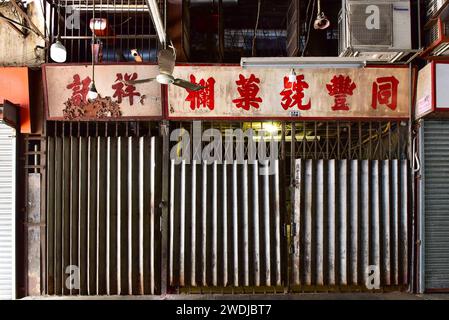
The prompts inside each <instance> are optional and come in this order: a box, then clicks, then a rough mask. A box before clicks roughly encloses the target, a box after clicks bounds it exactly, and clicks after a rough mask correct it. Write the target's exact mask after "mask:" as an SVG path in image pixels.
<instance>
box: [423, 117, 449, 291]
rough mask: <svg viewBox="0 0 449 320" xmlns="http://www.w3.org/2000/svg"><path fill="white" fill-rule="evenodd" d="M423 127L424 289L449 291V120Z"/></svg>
mask: <svg viewBox="0 0 449 320" xmlns="http://www.w3.org/2000/svg"><path fill="white" fill-rule="evenodd" d="M421 125H422V126H423V128H421V133H422V134H423V135H422V136H421V137H422V138H423V139H421V146H423V148H422V147H421V160H422V168H423V169H422V171H421V172H422V177H423V184H421V186H424V188H423V190H422V192H421V195H422V197H423V198H422V199H421V201H422V203H423V210H424V212H422V214H423V218H424V221H423V225H422V229H424V230H423V231H424V239H423V240H424V241H423V245H424V270H423V271H424V287H425V289H426V290H432V289H434V290H445V291H449V191H448V190H449V121H447V120H441V121H437V120H425V121H423V122H422V123H421Z"/></svg>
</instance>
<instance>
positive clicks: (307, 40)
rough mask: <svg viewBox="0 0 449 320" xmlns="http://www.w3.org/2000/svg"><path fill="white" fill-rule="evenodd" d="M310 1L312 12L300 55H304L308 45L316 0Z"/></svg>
mask: <svg viewBox="0 0 449 320" xmlns="http://www.w3.org/2000/svg"><path fill="white" fill-rule="evenodd" d="M311 2H313V5H312V12H311V13H310V20H309V24H308V26H307V35H306V41H305V43H304V48H303V49H302V54H301V56H302V57H304V54H305V53H306V49H307V46H308V45H309V39H310V30H311V29H312V21H313V12H314V11H315V4H316V0H311ZM309 4H310V2H309ZM306 19H307V17H306ZM306 23H307V20H306Z"/></svg>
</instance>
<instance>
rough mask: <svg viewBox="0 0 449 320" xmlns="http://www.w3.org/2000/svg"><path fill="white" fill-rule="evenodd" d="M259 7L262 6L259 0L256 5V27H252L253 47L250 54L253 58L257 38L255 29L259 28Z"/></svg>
mask: <svg viewBox="0 0 449 320" xmlns="http://www.w3.org/2000/svg"><path fill="white" fill-rule="evenodd" d="M261 6H262V0H259V1H258V3H257V18H256V26H255V27H254V37H253V47H252V52H251V54H252V56H253V57H254V56H255V55H256V37H257V29H258V28H259V19H260V8H261Z"/></svg>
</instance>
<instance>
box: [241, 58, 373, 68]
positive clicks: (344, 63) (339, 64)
mask: <svg viewBox="0 0 449 320" xmlns="http://www.w3.org/2000/svg"><path fill="white" fill-rule="evenodd" d="M240 65H241V66H242V68H288V69H307V68H363V67H364V66H366V59H364V58H353V57H276V58H258V57H257V58H242V59H241V60H240Z"/></svg>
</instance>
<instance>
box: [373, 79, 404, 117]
mask: <svg viewBox="0 0 449 320" xmlns="http://www.w3.org/2000/svg"><path fill="white" fill-rule="evenodd" d="M398 86H399V81H398V79H396V78H395V77H394V76H391V77H382V78H377V79H376V82H374V83H373V103H372V105H371V106H372V107H373V108H374V109H376V108H377V105H378V104H381V105H385V106H387V107H388V108H390V109H391V110H396V108H397V105H398Z"/></svg>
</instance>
